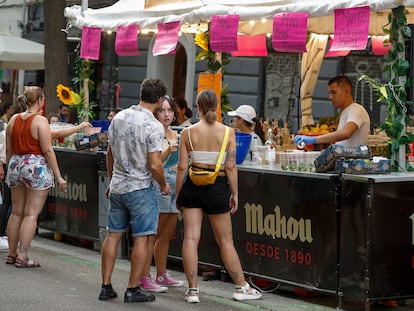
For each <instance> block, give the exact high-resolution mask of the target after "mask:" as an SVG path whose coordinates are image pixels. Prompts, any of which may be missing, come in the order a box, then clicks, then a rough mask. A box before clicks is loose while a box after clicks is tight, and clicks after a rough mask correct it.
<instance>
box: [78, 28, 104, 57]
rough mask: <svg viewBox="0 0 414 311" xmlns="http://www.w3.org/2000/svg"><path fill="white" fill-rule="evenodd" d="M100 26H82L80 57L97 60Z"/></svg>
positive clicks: (99, 44) (99, 47) (99, 46)
mask: <svg viewBox="0 0 414 311" xmlns="http://www.w3.org/2000/svg"><path fill="white" fill-rule="evenodd" d="M101 32H102V30H101V28H94V27H83V28H82V39H81V50H80V58H87V59H93V60H98V59H99V52H100V49H101Z"/></svg>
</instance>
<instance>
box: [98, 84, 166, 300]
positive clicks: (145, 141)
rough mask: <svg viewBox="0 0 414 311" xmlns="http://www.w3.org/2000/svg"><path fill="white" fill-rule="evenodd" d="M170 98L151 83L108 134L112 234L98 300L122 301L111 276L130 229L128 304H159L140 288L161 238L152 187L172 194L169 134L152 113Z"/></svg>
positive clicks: (105, 252) (104, 249)
mask: <svg viewBox="0 0 414 311" xmlns="http://www.w3.org/2000/svg"><path fill="white" fill-rule="evenodd" d="M166 93H167V86H166V85H165V83H164V82H163V81H162V80H160V79H157V78H147V79H145V80H144V81H143V82H142V84H141V94H140V102H139V104H138V105H133V106H131V107H129V108H128V109H124V110H122V111H121V112H119V113H118V114H117V115H116V116H115V117H114V119H113V120H112V121H111V125H110V126H109V129H108V139H109V147H108V152H107V156H106V166H107V170H108V175H109V178H110V184H109V188H108V190H107V194H109V210H108V234H107V236H106V238H105V241H104V242H103V245H102V268H101V269H102V289H101V293H100V295H99V300H108V299H112V298H116V297H117V293H116V292H115V290H114V289H113V288H112V285H111V276H112V271H113V268H114V265H115V257H116V250H117V247H118V243H119V241H120V240H121V237H122V234H123V233H124V232H126V231H127V230H128V228H129V230H130V231H131V236H132V238H133V247H132V252H131V270H130V276H129V282H128V288H127V290H126V292H125V295H124V302H125V303H129V302H147V301H154V300H155V296H154V295H146V294H144V293H143V292H141V289H140V287H139V285H140V284H139V277H140V276H141V275H142V274H143V272H144V271H143V268H144V264H145V260H146V258H147V254H148V250H149V249H152V246H151V243H154V237H155V234H156V232H157V224H158V206H157V201H156V196H155V192H154V188H153V184H152V182H153V181H152V180H153V179H152V178H154V179H155V180H156V181H157V182H158V183H159V185H160V188H161V193H163V194H168V193H169V192H170V186H169V185H168V183H166V181H165V177H164V170H163V163H162V160H161V151H162V143H163V140H164V128H163V126H162V124H161V123H160V122H158V120H157V119H156V118H155V117H154V115H153V112H154V111H155V109H157V108H159V107H160V106H161V103H162V101H163V97H164V95H165V94H166Z"/></svg>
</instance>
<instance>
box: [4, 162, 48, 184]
mask: <svg viewBox="0 0 414 311" xmlns="http://www.w3.org/2000/svg"><path fill="white" fill-rule="evenodd" d="M6 183H7V185H8V186H9V188H14V187H17V186H25V187H27V188H29V189H32V190H46V189H49V188H50V187H53V186H54V178H53V172H52V170H51V169H50V168H49V166H48V165H47V161H46V159H45V157H44V156H42V155H35V154H23V155H16V154H14V155H12V157H11V158H10V162H9V167H8V168H7V176H6Z"/></svg>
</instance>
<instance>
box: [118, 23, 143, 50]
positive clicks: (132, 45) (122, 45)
mask: <svg viewBox="0 0 414 311" xmlns="http://www.w3.org/2000/svg"><path fill="white" fill-rule="evenodd" d="M138 31H139V26H138V25H127V26H119V27H118V29H117V31H116V38H115V52H116V54H117V55H119V56H137V55H141V54H140V53H139V50H138Z"/></svg>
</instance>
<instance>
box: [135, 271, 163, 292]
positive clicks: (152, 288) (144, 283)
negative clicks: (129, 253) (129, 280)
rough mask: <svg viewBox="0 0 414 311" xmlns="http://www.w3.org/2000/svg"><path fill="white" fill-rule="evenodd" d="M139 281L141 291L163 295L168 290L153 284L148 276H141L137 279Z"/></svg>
mask: <svg viewBox="0 0 414 311" xmlns="http://www.w3.org/2000/svg"><path fill="white" fill-rule="evenodd" d="M139 281H140V282H141V285H140V287H141V289H143V290H146V291H148V292H154V293H164V292H166V291H167V290H168V287H166V286H161V285H158V284H157V283H155V282H154V281H153V280H152V279H151V276H150V275H147V276H141V277H140V278H139Z"/></svg>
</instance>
